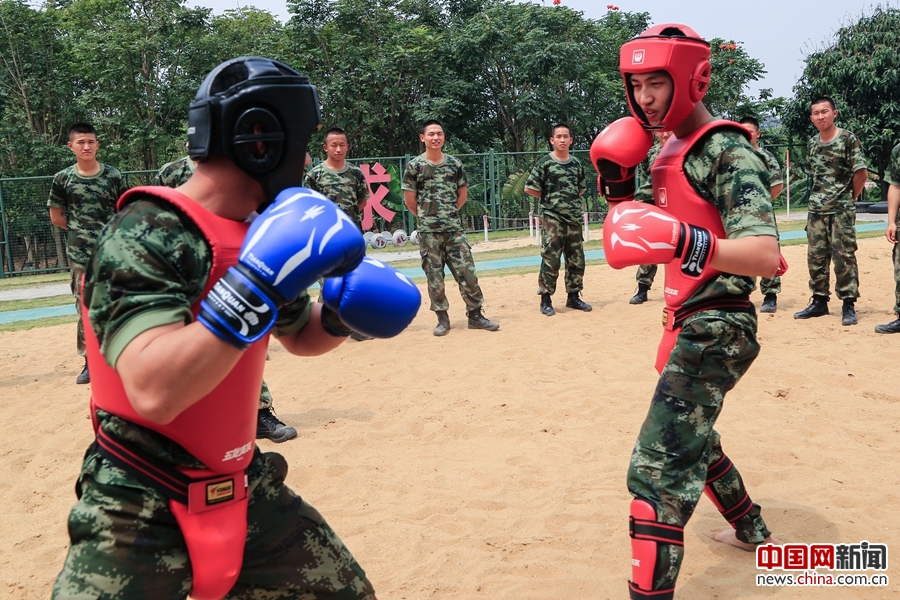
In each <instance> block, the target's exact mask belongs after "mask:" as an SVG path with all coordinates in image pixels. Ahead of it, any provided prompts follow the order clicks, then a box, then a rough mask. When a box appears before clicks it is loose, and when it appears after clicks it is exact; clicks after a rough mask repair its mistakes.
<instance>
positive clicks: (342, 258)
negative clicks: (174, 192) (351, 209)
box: [198, 188, 366, 349]
mask: <svg viewBox="0 0 900 600" xmlns="http://www.w3.org/2000/svg"><path fill="white" fill-rule="evenodd" d="M365 253H366V241H365V239H364V238H363V236H362V233H360V231H359V228H358V227H357V226H356V224H355V223H354V222H353V221H352V220H351V219H350V217H348V216H347V215H346V213H344V211H342V210H341V209H340V208H338V207H337V205H335V204H334V203H333V202H332V201H331V200H328V199H327V198H326V197H325V196H323V195H321V194H319V193H318V192H313V191H312V190H308V189H306V188H288V189H286V190H284V191H283V192H281V193H280V194H278V196H276V197H275V201H274V202H273V203H272V205H271V206H269V207H268V208H267V209H266V210H264V211H263V213H262V214H261V215H259V216H258V217H257V218H256V220H255V221H253V224H252V225H251V226H250V229H249V230H248V231H247V237H246V239H245V240H244V244H243V246H242V247H241V253H240V256H239V258H238V264H237V265H235V266H233V267H230V268H229V269H228V271H226V272H225V275H223V276H222V278H221V279H220V280H219V281H217V282H216V283H215V285H213V288H212V290H210V292H209V294H207V296H206V298H205V299H204V300H203V301H202V302H201V303H200V315H199V316H198V320H199V321H200V322H201V323H203V324H204V325H206V326H207V327H208V328H209V329H210V330H212V332H213V333H215V334H216V335H217V336H219V337H220V338H222V339H223V340H225V341H226V342H228V343H230V344H232V345H234V346H237V347H238V348H241V349H243V348H246V347H247V346H248V345H250V344H252V343H253V342H255V341H257V340H259V339H260V338H262V337H263V336H264V335H265V334H266V333H268V331H269V330H270V329H271V328H272V326H273V325H274V324H275V320H276V319H277V318H278V309H279V307H281V306H282V305H284V304H286V303H287V302H290V301H292V300H295V299H296V298H297V297H298V296H299V295H300V294H301V293H302V292H303V291H305V290H306V289H307V288H308V287H309V286H310V285H312V283H313V282H314V281H316V280H317V279H319V278H320V277H323V276H330V275H343V274H346V273H349V272H351V271H352V270H353V269H355V268H356V267H357V265H359V262H360V261H361V260H362V259H363V257H364V256H365Z"/></svg>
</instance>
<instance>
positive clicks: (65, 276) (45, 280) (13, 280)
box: [0, 271, 72, 290]
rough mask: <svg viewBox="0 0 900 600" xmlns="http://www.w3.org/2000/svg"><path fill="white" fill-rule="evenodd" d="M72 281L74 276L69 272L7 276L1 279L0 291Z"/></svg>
mask: <svg viewBox="0 0 900 600" xmlns="http://www.w3.org/2000/svg"><path fill="white" fill-rule="evenodd" d="M70 281H72V276H71V275H70V274H69V272H68V271H64V272H61V273H41V274H40V275H21V276H19V275H17V276H15V277H8V276H7V277H4V278H3V279H0V290H15V289H19V288H29V287H35V286H39V285H47V284H50V283H68V282H70Z"/></svg>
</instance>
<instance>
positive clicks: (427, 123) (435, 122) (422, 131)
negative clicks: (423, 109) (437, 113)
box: [419, 119, 446, 135]
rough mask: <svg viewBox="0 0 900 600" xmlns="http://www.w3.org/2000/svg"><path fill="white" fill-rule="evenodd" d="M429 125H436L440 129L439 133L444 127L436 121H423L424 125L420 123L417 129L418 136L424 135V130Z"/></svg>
mask: <svg viewBox="0 0 900 600" xmlns="http://www.w3.org/2000/svg"><path fill="white" fill-rule="evenodd" d="M429 125H437V126H438V127H440V128H441V131H444V125H443V124H442V123H441V122H440V121H438V120H437V119H429V120H427V121H425V122H424V123H422V126H421V127H419V135H425V129H426V128H427V127H428V126H429ZM445 133H446V132H445Z"/></svg>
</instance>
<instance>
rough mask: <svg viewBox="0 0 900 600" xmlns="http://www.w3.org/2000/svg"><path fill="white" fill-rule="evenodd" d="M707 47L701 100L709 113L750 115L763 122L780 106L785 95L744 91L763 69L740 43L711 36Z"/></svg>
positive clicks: (735, 116) (732, 117)
mask: <svg viewBox="0 0 900 600" xmlns="http://www.w3.org/2000/svg"><path fill="white" fill-rule="evenodd" d="M710 49H711V56H710V61H709V62H710V66H711V67H712V76H711V79H710V83H709V91H708V92H707V93H706V96H705V97H704V99H703V102H704V104H706V107H707V108H709V110H710V112H711V113H712V114H714V115H716V116H719V117H722V118H723V119H730V120H733V121H737V120H739V119H740V118H741V117H747V116H750V117H754V118H756V119H757V120H758V121H760V123H763V122H765V121H766V120H768V119H770V118H772V117H774V116H775V115H776V114H777V112H778V111H779V110H780V109H781V108H782V107H783V106H784V104H785V99H784V98H781V97H774V96H773V94H772V90H771V89H762V90H760V92H759V97H758V98H754V97H753V96H750V95H749V94H748V93H747V87H748V86H749V85H750V83H751V82H753V81H759V80H760V79H761V78H762V76H763V75H765V74H766V69H765V65H763V63H762V62H760V61H759V60H758V59H755V58H752V57H751V56H750V55H749V54H747V51H746V50H744V48H743V47H741V45H740V43H738V42H735V41H734V40H730V41H726V40H724V39H722V38H713V39H712V40H711V41H710Z"/></svg>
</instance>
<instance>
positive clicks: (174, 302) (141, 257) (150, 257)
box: [84, 197, 311, 466]
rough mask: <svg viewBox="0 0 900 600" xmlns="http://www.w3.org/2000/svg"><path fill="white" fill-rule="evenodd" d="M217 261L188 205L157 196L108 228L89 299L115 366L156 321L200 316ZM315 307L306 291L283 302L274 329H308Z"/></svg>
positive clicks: (167, 450) (144, 432) (157, 447)
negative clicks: (196, 310)
mask: <svg viewBox="0 0 900 600" xmlns="http://www.w3.org/2000/svg"><path fill="white" fill-rule="evenodd" d="M211 268H212V255H211V251H210V248H209V245H208V244H207V242H206V239H205V238H204V237H203V235H202V234H201V233H200V230H199V229H198V228H197V226H196V225H195V224H194V223H193V222H192V221H191V220H190V219H188V218H187V217H185V216H184V215H183V214H182V213H181V212H180V211H178V210H177V209H175V208H174V207H172V206H170V205H168V204H167V203H166V202H165V201H162V200H156V199H153V198H149V197H147V198H144V199H139V200H136V201H134V202H131V203H129V204H128V205H127V206H125V207H124V208H123V209H122V210H121V211H120V212H119V213H118V214H117V215H116V216H115V218H114V219H113V220H112V221H111V222H110V224H109V225H108V226H107V227H106V228H105V229H104V230H103V232H102V233H101V234H100V238H99V240H98V241H97V251H96V252H95V253H94V255H93V257H92V259H91V261H90V263H89V264H88V266H87V270H86V272H85V286H84V302H85V306H86V307H87V309H88V311H89V315H90V321H91V326H92V328H93V331H94V333H95V334H96V335H97V339H98V341H99V343H100V351H101V353H102V354H103V356H104V358H105V359H106V362H107V364H109V365H110V366H113V367H115V364H116V361H117V360H118V358H119V356H120V355H121V353H122V351H123V350H124V349H125V347H126V346H127V345H128V344H129V343H130V342H131V341H132V340H134V338H135V337H137V336H138V335H140V334H141V333H143V332H144V331H147V330H148V329H151V328H153V327H158V326H161V325H167V324H170V323H178V322H184V323H190V322H192V321H193V316H192V314H191V305H192V304H193V303H195V302H196V301H197V300H198V299H199V297H200V295H201V294H202V293H203V289H204V287H205V286H206V281H207V279H208V277H209V272H210V269H211ZM310 307H311V303H310V299H309V296H308V295H307V294H305V293H304V294H302V295H301V296H300V297H299V298H298V299H297V300H296V301H294V302H292V303H290V304H287V305H285V306H284V307H282V308H281V309H280V310H279V315H278V321H277V322H276V324H275V328H274V329H273V330H272V332H273V334H274V335H275V336H280V335H287V334H291V333H294V332H296V331H298V330H300V329H301V328H302V327H303V326H304V325H305V324H306V323H307V322H308V320H309V311H310ZM101 413H102V411H101ZM100 422H101V425H102V426H103V428H104V430H105V431H107V432H109V433H110V434H112V435H115V436H116V437H118V438H120V439H127V440H130V441H133V442H135V443H137V444H139V445H140V446H141V447H142V448H143V449H144V450H146V451H147V452H150V453H151V454H153V455H154V456H157V457H159V458H161V459H163V460H165V461H168V462H171V463H174V464H182V465H185V466H194V465H196V464H198V463H197V461H196V459H194V458H193V457H192V456H190V455H189V454H188V453H187V452H186V451H185V450H184V449H182V448H181V447H180V446H178V445H177V444H175V443H174V442H172V441H171V440H169V439H168V438H166V437H164V436H162V435H160V434H158V433H155V432H153V431H151V430H149V429H146V428H144V427H141V426H139V425H136V424H134V423H130V422H128V421H125V420H124V419H120V418H118V417H115V416H113V415H109V414H107V413H102V414H101V415H100Z"/></svg>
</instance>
